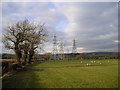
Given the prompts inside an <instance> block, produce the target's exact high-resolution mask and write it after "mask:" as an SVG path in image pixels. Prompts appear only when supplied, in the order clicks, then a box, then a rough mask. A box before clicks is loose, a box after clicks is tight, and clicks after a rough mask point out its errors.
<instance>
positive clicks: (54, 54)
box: [53, 36, 58, 60]
mask: <svg viewBox="0 0 120 90" xmlns="http://www.w3.org/2000/svg"><path fill="white" fill-rule="evenodd" d="M57 53H58V50H57V39H56V36H54V37H53V59H54V60H56V59H57Z"/></svg>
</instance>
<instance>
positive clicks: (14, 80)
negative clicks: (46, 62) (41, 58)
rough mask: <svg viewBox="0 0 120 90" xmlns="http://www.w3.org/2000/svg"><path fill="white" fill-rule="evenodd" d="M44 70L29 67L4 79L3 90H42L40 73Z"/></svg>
mask: <svg viewBox="0 0 120 90" xmlns="http://www.w3.org/2000/svg"><path fill="white" fill-rule="evenodd" d="M42 71H44V69H41V68H36V67H34V66H33V65H30V66H27V67H25V68H24V69H22V70H20V71H18V72H17V73H15V74H13V75H11V76H9V77H6V78H3V80H2V88H3V89H4V88H21V89H22V88H40V87H41V84H40V80H41V79H40V78H39V77H38V76H39V75H38V74H39V73H40V72H42Z"/></svg>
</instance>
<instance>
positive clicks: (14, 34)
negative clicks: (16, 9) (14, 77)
mask: <svg viewBox="0 0 120 90" xmlns="http://www.w3.org/2000/svg"><path fill="white" fill-rule="evenodd" d="M27 25H28V21H27V20H25V21H23V22H17V23H16V24H14V25H11V26H8V27H7V28H6V29H7V33H6V34H5V35H4V38H3V43H4V45H5V47H6V48H8V49H13V50H14V52H15V54H16V58H17V61H18V63H19V64H21V62H20V59H21V57H22V52H21V47H20V43H22V42H23V41H24V33H25V31H26V30H27V27H28V26H27Z"/></svg>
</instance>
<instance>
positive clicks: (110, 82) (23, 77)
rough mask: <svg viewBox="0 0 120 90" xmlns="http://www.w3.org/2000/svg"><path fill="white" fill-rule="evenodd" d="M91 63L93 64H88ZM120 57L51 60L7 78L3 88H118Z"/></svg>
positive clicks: (4, 80) (33, 65)
mask: <svg viewBox="0 0 120 90" xmlns="http://www.w3.org/2000/svg"><path fill="white" fill-rule="evenodd" d="M88 64H89V65H88ZM87 65H88V66H87ZM117 87H118V60H113V59H112V60H96V61H95V62H94V60H71V61H50V62H44V63H39V64H32V65H29V66H27V67H26V68H25V69H24V70H23V71H20V72H18V73H16V74H15V75H12V76H10V77H7V78H4V79H3V88H117Z"/></svg>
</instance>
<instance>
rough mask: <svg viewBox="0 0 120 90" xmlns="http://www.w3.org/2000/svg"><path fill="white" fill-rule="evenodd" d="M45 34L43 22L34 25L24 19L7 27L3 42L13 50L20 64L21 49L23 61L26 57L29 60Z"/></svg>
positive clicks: (43, 39)
mask: <svg viewBox="0 0 120 90" xmlns="http://www.w3.org/2000/svg"><path fill="white" fill-rule="evenodd" d="M45 36H46V33H45V28H44V24H38V25H36V24H34V23H30V22H29V21H28V20H24V21H23V22H17V23H16V24H14V25H11V26H8V27H7V33H6V34H5V35H4V38H3V43H4V45H5V47H6V48H8V49H12V50H14V52H15V54H16V58H17V61H18V63H19V65H21V57H22V51H23V52H24V55H23V56H24V61H25V62H26V59H27V57H28V58H29V62H30V61H31V59H32V57H33V55H34V52H35V49H36V48H38V46H39V44H42V43H43V42H44V41H45Z"/></svg>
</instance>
